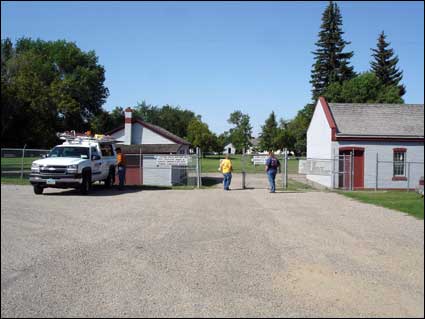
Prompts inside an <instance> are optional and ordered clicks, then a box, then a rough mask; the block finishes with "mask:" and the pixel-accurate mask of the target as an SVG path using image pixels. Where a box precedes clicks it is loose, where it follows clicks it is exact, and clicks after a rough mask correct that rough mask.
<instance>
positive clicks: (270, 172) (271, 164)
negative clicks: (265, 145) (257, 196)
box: [265, 151, 280, 193]
mask: <svg viewBox="0 0 425 319" xmlns="http://www.w3.org/2000/svg"><path fill="white" fill-rule="evenodd" d="M278 170H280V162H279V160H278V159H277V158H276V157H275V156H274V153H273V152H272V151H270V152H269V158H267V160H266V167H265V171H266V173H267V178H268V179H269V184H270V193H275V192H276V182H275V181H276V174H277V171H278Z"/></svg>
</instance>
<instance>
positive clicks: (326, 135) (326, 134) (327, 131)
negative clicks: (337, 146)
mask: <svg viewBox="0 0 425 319" xmlns="http://www.w3.org/2000/svg"><path fill="white" fill-rule="evenodd" d="M331 134H332V130H331V128H330V127H329V123H328V121H327V119H326V115H325V112H324V111H323V107H322V105H321V104H320V100H319V101H317V104H316V108H315V110H314V113H313V117H312V119H311V122H310V125H309V127H308V130H307V158H312V159H331V156H332V141H331ZM307 179H309V180H311V181H313V182H316V183H319V184H321V185H324V186H326V187H331V186H332V177H331V176H322V175H307Z"/></svg>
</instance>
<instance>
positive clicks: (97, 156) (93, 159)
mask: <svg viewBox="0 0 425 319" xmlns="http://www.w3.org/2000/svg"><path fill="white" fill-rule="evenodd" d="M91 160H92V161H96V160H100V156H99V155H92V156H91Z"/></svg>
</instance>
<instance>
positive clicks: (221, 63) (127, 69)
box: [1, 1, 424, 135]
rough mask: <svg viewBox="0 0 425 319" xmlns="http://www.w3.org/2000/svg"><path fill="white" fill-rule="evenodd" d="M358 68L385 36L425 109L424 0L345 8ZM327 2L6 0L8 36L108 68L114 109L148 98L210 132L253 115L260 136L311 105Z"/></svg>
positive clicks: (408, 98)
mask: <svg viewBox="0 0 425 319" xmlns="http://www.w3.org/2000/svg"><path fill="white" fill-rule="evenodd" d="M337 3H338V4H339V6H340V9H341V12H342V17H343V30H344V31H345V34H344V39H345V40H348V41H351V42H352V43H351V45H350V46H348V49H349V50H353V51H354V57H353V58H352V65H354V67H355V70H356V71H357V72H362V71H366V70H368V68H369V62H370V59H371V57H370V55H371V51H370V49H371V48H373V47H375V46H376V39H377V37H378V35H379V33H380V32H381V31H382V30H384V31H385V33H386V34H387V35H388V38H387V40H388V41H390V42H391V47H392V48H393V49H394V51H395V53H396V54H397V55H398V56H399V59H400V62H399V67H400V68H401V69H402V70H403V72H404V78H403V83H404V84H405V85H406V87H407V94H406V95H405V96H404V99H405V102H406V103H421V104H422V103H424V4H423V2H405V1H403V2H357V1H356V2H337ZM327 4H328V2H325V1H318V2H298V1H297V2H14V1H7V2H4V1H2V2H1V37H2V39H3V38H5V37H10V38H11V39H12V40H13V41H15V40H16V39H17V38H19V37H22V36H25V37H31V38H40V39H43V40H57V39H65V40H67V41H73V42H76V44H77V45H78V46H79V47H80V48H81V49H83V50H85V51H88V50H95V51H96V54H97V55H98V57H99V63H100V64H102V65H104V66H105V69H106V81H105V84H106V86H107V87H108V88H109V91H110V96H109V98H108V100H107V102H106V104H105V105H104V108H105V109H106V110H111V109H112V108H113V107H115V106H123V107H127V106H133V105H136V104H137V102H141V101H142V100H145V101H146V102H147V103H150V104H153V105H159V106H161V105H164V104H170V105H174V106H180V107H182V108H186V109H190V110H192V111H194V112H195V113H197V114H200V115H201V116H202V119H203V121H205V122H206V123H207V124H208V125H209V127H210V129H211V130H213V131H214V132H216V133H222V132H223V131H225V130H228V129H229V128H230V125H229V124H228V123H227V119H228V117H229V114H230V113H231V112H232V111H234V110H236V109H239V110H241V111H243V112H244V113H248V114H249V115H250V117H251V123H252V126H253V128H254V133H255V135H257V134H258V132H259V131H260V129H261V125H263V124H264V121H265V119H266V118H267V117H268V115H269V114H270V113H271V111H275V113H276V115H277V116H278V117H279V118H280V117H283V118H285V119H290V118H293V117H294V116H295V115H296V113H297V111H298V110H299V109H301V108H302V107H303V106H304V105H305V104H306V103H308V102H310V96H311V93H310V90H311V85H310V83H309V80H310V71H311V65H312V64H313V55H312V54H311V51H313V50H314V49H315V45H314V43H315V42H316V41H317V39H318V32H319V28H320V24H321V16H322V12H323V10H324V9H325V7H326V6H327Z"/></svg>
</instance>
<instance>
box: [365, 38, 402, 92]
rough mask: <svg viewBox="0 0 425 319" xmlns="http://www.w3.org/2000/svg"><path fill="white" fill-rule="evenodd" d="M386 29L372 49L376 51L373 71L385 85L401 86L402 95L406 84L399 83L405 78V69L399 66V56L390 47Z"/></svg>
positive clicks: (372, 63) (372, 62)
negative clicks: (401, 69)
mask: <svg viewBox="0 0 425 319" xmlns="http://www.w3.org/2000/svg"><path fill="white" fill-rule="evenodd" d="M386 37H387V36H386V35H385V33H384V31H382V33H381V34H380V35H379V38H378V43H377V47H376V49H371V50H372V51H373V52H374V53H373V54H372V56H373V57H374V61H371V62H370V65H371V71H372V72H373V73H375V74H376V76H377V77H378V79H379V80H381V82H382V83H383V84H384V85H394V86H397V87H398V88H399V91H400V92H399V95H400V97H401V96H403V95H404V94H405V93H406V88H405V86H404V85H402V84H399V83H400V81H401V79H402V78H403V71H400V70H399V69H398V68H397V63H398V57H397V56H394V51H393V49H390V48H388V46H389V45H390V43H389V42H386V41H385V38H386Z"/></svg>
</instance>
